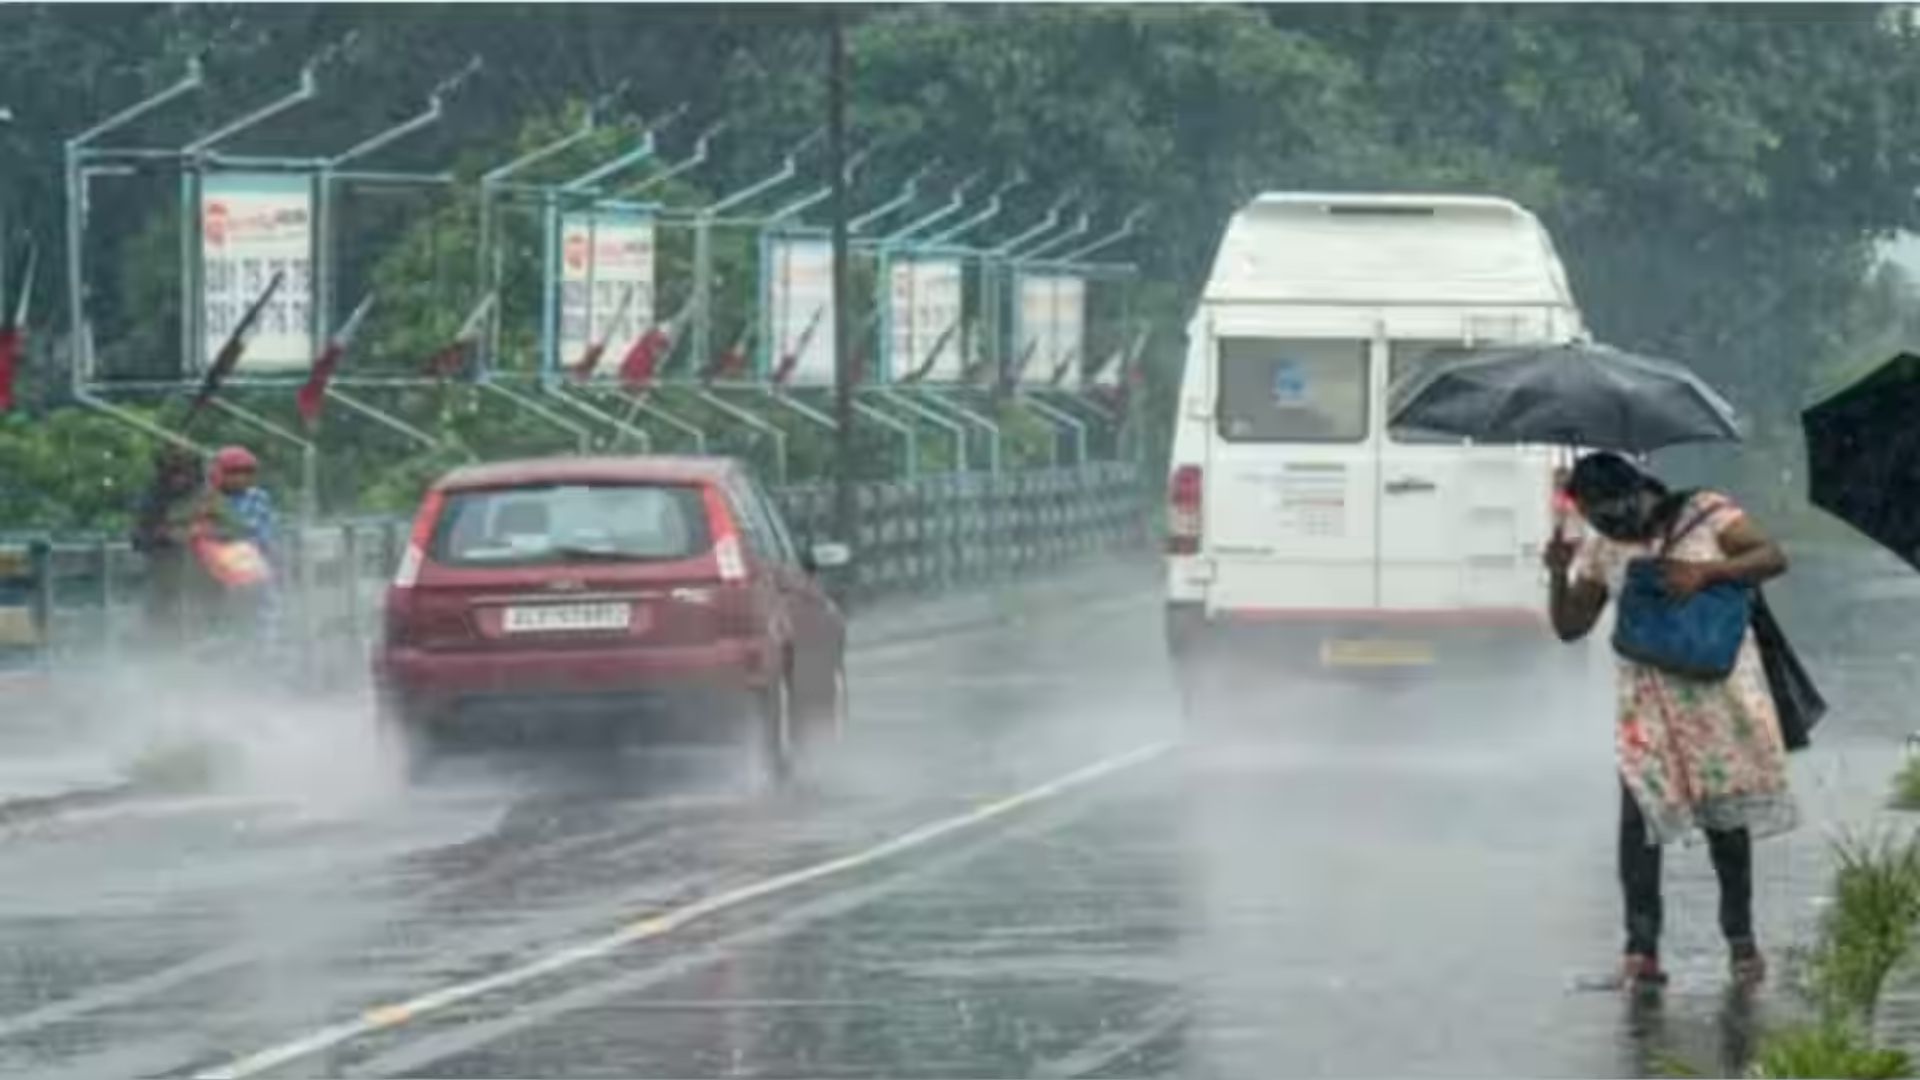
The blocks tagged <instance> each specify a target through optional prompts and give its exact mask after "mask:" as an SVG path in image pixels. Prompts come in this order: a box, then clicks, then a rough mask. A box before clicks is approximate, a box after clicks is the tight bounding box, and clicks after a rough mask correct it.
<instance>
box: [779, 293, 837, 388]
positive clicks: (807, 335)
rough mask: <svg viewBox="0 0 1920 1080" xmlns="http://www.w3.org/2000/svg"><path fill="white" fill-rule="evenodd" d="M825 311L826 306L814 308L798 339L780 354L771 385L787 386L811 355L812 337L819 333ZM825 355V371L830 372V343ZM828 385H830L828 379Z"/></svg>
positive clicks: (831, 351)
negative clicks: (826, 362)
mask: <svg viewBox="0 0 1920 1080" xmlns="http://www.w3.org/2000/svg"><path fill="white" fill-rule="evenodd" d="M827 310H828V305H826V304H822V305H820V306H819V307H816V308H814V309H813V317H812V318H811V319H809V320H808V321H807V325H806V327H805V328H804V329H803V330H801V331H800V335H799V336H798V337H796V338H794V339H793V341H792V344H791V345H790V346H788V348H787V349H786V350H785V351H784V352H782V353H781V354H780V363H779V364H778V365H776V366H775V367H774V369H773V385H775V386H785V385H787V383H788V382H789V381H791V380H792V379H793V376H794V373H795V372H796V371H799V370H800V365H801V362H802V361H804V360H806V359H807V357H808V356H809V355H811V353H812V346H813V341H814V335H815V334H817V333H819V331H820V325H821V324H822V323H824V322H825V321H826V319H827ZM827 353H828V359H829V364H828V368H827V370H829V371H831V370H832V364H831V359H832V353H833V349H832V344H831V343H829V344H828V349H827ZM829 385H831V380H830V379H829Z"/></svg>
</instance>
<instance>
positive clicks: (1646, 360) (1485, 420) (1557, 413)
mask: <svg viewBox="0 0 1920 1080" xmlns="http://www.w3.org/2000/svg"><path fill="white" fill-rule="evenodd" d="M1390 406H1391V408H1390V413H1391V415H1392V417H1393V423H1394V424H1395V425H1398V426H1402V427H1410V428H1417V429H1420V430H1423V431H1431V432H1435V433H1438V434H1443V435H1457V436H1460V437H1461V438H1466V439H1473V440H1474V441H1476V442H1484V443H1502V444H1507V443H1541V444H1555V443H1558V444H1564V445H1571V446H1586V447H1592V448H1595V449H1603V450H1618V451H1621V452H1623V453H1631V454H1643V453H1647V452H1649V451H1653V450H1658V449H1660V448H1662V447H1666V446H1677V445H1679V444H1681V443H1695V442H1734V441H1738V440H1739V438H1740V428H1739V425H1738V424H1737V423H1736V422H1735V420H1734V414H1733V406H1731V405H1729V404H1727V401H1726V399H1725V398H1723V397H1721V396H1720V395H1719V393H1717V392H1716V391H1715V390H1714V389H1713V387H1711V386H1708V385H1707V384H1706V383H1705V382H1704V381H1703V380H1701V378H1700V377H1699V376H1698V375H1695V374H1694V373H1693V372H1691V371H1689V370H1687V368H1686V367H1684V366H1682V365H1680V364H1677V363H1675V362H1673V361H1671V360H1657V359H1655V358H1653V357H1650V356H1637V355H1635V354H1633V353H1630V352H1624V351H1622V350H1620V349H1616V348H1613V347H1612V346H1608V345H1599V344H1593V343H1587V342H1573V343H1570V344H1564V345H1524V346H1506V347H1502V348H1493V349H1487V350H1484V351H1479V352H1472V353H1468V354H1465V355H1463V356H1459V357H1456V358H1454V359H1451V360H1446V361H1443V362H1441V363H1439V364H1436V365H1434V366H1433V367H1432V368H1430V369H1428V370H1427V371H1425V372H1423V373H1422V374H1420V375H1418V376H1416V377H1414V378H1412V379H1410V380H1408V381H1407V382H1405V383H1403V384H1402V385H1400V386H1398V387H1396V388H1395V390H1394V393H1393V396H1392V399H1391V401H1390Z"/></svg>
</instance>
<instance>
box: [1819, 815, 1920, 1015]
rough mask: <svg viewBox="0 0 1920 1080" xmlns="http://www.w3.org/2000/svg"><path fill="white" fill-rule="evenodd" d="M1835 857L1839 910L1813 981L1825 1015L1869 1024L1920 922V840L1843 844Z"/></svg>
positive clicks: (1830, 917) (1825, 935)
mask: <svg viewBox="0 0 1920 1080" xmlns="http://www.w3.org/2000/svg"><path fill="white" fill-rule="evenodd" d="M1834 855H1835V861H1836V863H1837V864H1838V866H1837V868H1836V870H1835V871H1834V895H1833V906H1832V907H1831V908H1829V909H1828V910H1827V914H1826V918H1825V920H1824V923H1823V925H1822V927H1821V940H1820V942H1819V944H1818V945H1817V946H1815V948H1814V950H1813V954H1812V956H1811V957H1810V958H1809V962H1808V974H1809V979H1810V983H1811V988H1812V990H1813V994H1814V1000H1815V1002H1816V1003H1817V1004H1818V1005H1819V1006H1820V1007H1821V1009H1822V1010H1823V1012H1824V1013H1837V1014H1839V1015H1841V1016H1844V1017H1853V1018H1861V1019H1865V1018H1868V1017H1871V1016H1872V1014H1873V1010H1874V1007H1875V1005H1877V1004H1878V1003H1879V1000H1880V991H1881V988H1882V987H1884V986H1885V985H1886V981H1887V975H1888V973H1889V972H1891V971H1892V970H1893V967H1894V965H1895V964H1897V963H1899V961H1900V959H1901V957H1903V956H1905V955H1906V953H1907V949H1908V948H1909V946H1910V945H1911V944H1912V941H1913V927H1914V923H1915V922H1916V921H1920V840H1917V839H1916V838H1915V837H1913V836H1909V837H1907V838H1906V839H1904V840H1897V839H1895V838H1894V837H1892V836H1880V837H1877V838H1867V837H1843V838H1842V839H1840V840H1839V841H1837V842H1836V843H1835V844H1834Z"/></svg>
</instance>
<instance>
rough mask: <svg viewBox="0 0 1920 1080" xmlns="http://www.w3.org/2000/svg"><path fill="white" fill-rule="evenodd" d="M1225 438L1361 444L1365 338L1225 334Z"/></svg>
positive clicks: (1221, 404)
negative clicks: (1306, 337)
mask: <svg viewBox="0 0 1920 1080" xmlns="http://www.w3.org/2000/svg"><path fill="white" fill-rule="evenodd" d="M1217 385H1218V386H1219V387H1220V398H1219V401H1218V404H1217V407H1216V408H1215V410H1214V411H1215V414H1216V415H1217V416H1218V417H1219V421H1218V422H1219V425H1220V437H1221V438H1223V439H1226V440H1228V441H1230V442H1320V443H1325V442H1361V441H1364V440H1365V439H1366V437H1367V423H1368V413H1369V409H1368V402H1369V399H1370V398H1371V397H1372V395H1371V394H1370V393H1369V392H1368V390H1369V385H1370V384H1369V364H1368V361H1367V343H1366V342H1365V341H1335V340H1326V339H1298V340H1290V339H1285V338H1246V337H1242V338H1221V339H1220V340H1219V378H1218V380H1217Z"/></svg>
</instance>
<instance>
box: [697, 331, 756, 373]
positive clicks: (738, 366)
mask: <svg viewBox="0 0 1920 1080" xmlns="http://www.w3.org/2000/svg"><path fill="white" fill-rule="evenodd" d="M758 330H759V324H758V323H756V322H754V321H752V320H749V321H748V322H747V326H746V329H744V330H742V331H740V336H739V337H738V338H735V339H734V342H733V344H732V345H729V346H727V348H726V350H725V351H724V352H722V353H721V354H720V355H719V356H716V357H714V358H713V362H712V363H710V364H708V365H707V369H706V370H705V371H703V372H701V373H700V381H701V382H704V383H708V384H711V383H713V382H715V381H717V380H720V379H737V378H739V377H740V376H741V375H744V374H746V371H747V348H748V346H750V345H752V344H753V337H754V334H755V333H756V332H757V331H758Z"/></svg>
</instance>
